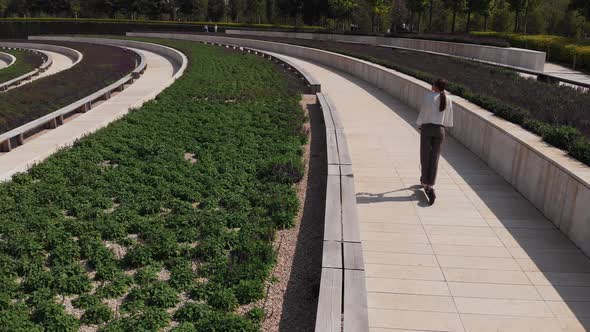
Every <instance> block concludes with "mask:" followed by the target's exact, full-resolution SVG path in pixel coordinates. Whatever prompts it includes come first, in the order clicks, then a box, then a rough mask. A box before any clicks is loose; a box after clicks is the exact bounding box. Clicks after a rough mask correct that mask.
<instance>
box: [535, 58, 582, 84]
mask: <svg viewBox="0 0 590 332" xmlns="http://www.w3.org/2000/svg"><path fill="white" fill-rule="evenodd" d="M545 73H547V74H551V75H553V76H557V77H561V78H566V79H569V80H572V81H576V82H581V83H586V84H590V75H588V74H584V73H582V72H579V71H577V70H573V69H571V68H567V67H564V66H560V65H557V64H554V63H550V62H547V63H545Z"/></svg>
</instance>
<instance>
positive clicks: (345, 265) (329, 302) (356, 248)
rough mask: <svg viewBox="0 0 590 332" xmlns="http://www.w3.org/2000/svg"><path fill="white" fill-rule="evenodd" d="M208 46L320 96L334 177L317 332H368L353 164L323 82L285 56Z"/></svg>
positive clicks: (328, 193)
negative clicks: (252, 58)
mask: <svg viewBox="0 0 590 332" xmlns="http://www.w3.org/2000/svg"><path fill="white" fill-rule="evenodd" d="M203 43H204V44H210V45H216V46H220V47H226V48H232V49H234V50H240V51H242V52H247V53H253V54H255V55H259V56H262V57H263V58H267V59H269V60H271V61H274V62H277V63H279V64H281V65H283V66H286V68H287V69H288V70H290V71H294V72H295V74H296V75H297V76H298V77H300V78H301V79H303V80H305V82H306V85H307V86H308V89H309V91H310V93H314V94H316V98H317V99H316V100H317V103H319V105H320V107H321V109H322V115H323V118H324V126H325V128H324V129H325V133H326V147H327V155H326V159H327V164H328V174H327V181H326V183H327V188H326V211H325V216H324V241H323V249H322V274H321V280H320V294H319V298H318V307H317V316H316V327H315V330H316V331H318V332H324V331H333V332H341V331H350V332H363V331H368V330H369V317H368V309H367V287H366V284H365V272H364V269H365V264H364V261H363V248H362V246H361V240H360V230H359V222H358V216H357V211H356V190H355V188H354V175H353V173H352V158H351V157H350V152H349V151H348V145H347V143H346V135H345V133H344V127H343V126H342V121H340V118H339V117H338V112H337V111H336V107H335V106H334V104H333V103H332V101H331V100H330V98H329V97H328V96H326V95H324V94H322V93H321V92H320V91H321V85H320V83H319V81H318V80H317V79H315V78H314V77H313V76H312V75H311V74H309V73H308V72H307V71H306V70H305V69H303V68H302V67H301V66H299V65H297V64H295V63H294V62H292V61H290V60H288V59H286V58H285V57H282V56H280V55H279V54H275V53H269V52H263V51H260V50H255V49H249V48H244V47H239V46H235V45H228V44H224V43H209V42H203ZM342 318H344V321H342Z"/></svg>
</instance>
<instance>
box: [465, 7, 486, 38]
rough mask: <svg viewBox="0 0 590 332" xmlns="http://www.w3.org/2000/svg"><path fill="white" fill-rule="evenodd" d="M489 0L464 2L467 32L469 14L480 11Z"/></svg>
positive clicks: (469, 19) (469, 20) (467, 29)
mask: <svg viewBox="0 0 590 332" xmlns="http://www.w3.org/2000/svg"><path fill="white" fill-rule="evenodd" d="M488 2H489V0H467V1H466V2H465V13H466V15H467V20H466V23H465V32H467V33H468V32H469V25H470V23H471V14H472V13H482V12H483V11H484V10H485V8H486V7H487V6H488Z"/></svg>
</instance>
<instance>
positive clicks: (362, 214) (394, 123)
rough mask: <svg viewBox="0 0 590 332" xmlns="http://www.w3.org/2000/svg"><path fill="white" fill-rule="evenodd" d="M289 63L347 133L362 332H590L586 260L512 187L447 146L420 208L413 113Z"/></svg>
mask: <svg viewBox="0 0 590 332" xmlns="http://www.w3.org/2000/svg"><path fill="white" fill-rule="evenodd" d="M288 58H290V60H292V61H294V62H295V63H297V64H299V65H300V66H302V67H303V68H305V70H307V71H308V72H309V73H310V74H312V75H313V76H314V77H316V78H317V79H318V80H319V81H320V82H321V84H322V92H323V93H325V94H327V95H328V96H330V98H331V99H332V100H333V102H334V104H335V106H336V109H337V112H339V113H340V117H341V119H342V122H343V125H344V128H345V130H346V135H347V141H348V145H349V148H350V153H351V155H352V165H353V172H354V175H355V187H356V190H357V210H358V214H359V221H360V230H361V240H362V246H363V251H364V262H365V273H366V285H367V291H368V295H367V296H368V307H369V310H368V312H369V326H370V330H371V331H375V332H377V331H378V332H393V331H399V332H401V331H405V332H411V331H468V332H488V331H489V332H497V331H511V332H565V331H567V332H574V331H575V332H578V331H586V330H589V331H590V260H589V259H588V258H587V257H586V256H585V255H583V254H582V253H581V251H579V250H578V249H577V248H576V247H575V246H574V245H573V244H572V243H571V242H570V241H569V240H568V239H567V238H566V237H565V236H564V235H563V234H562V233H561V232H560V231H559V230H557V229H555V228H554V227H553V224H552V223H551V222H550V221H548V220H547V219H546V218H544V217H543V216H542V215H541V213H540V212H538V211H537V210H536V209H535V208H534V207H533V205H532V204H530V203H529V202H528V201H527V200H526V199H525V198H524V197H523V196H521V195H520V194H519V193H518V192H517V191H515V190H514V188H513V187H512V186H510V184H508V183H507V182H505V181H504V180H503V179H502V178H501V177H500V176H499V175H497V174H496V173H495V172H494V171H493V170H491V169H490V168H489V167H488V166H487V165H486V164H484V163H483V162H482V161H481V160H480V159H478V158H477V157H476V156H475V155H474V154H473V153H471V152H470V151H469V150H467V149H466V148H465V147H464V146H462V145H461V144H460V143H458V142H457V141H456V140H454V139H453V138H451V137H449V136H447V140H446V141H445V143H444V147H443V155H442V158H441V163H440V167H441V169H440V172H439V178H438V184H437V186H436V188H437V194H438V196H439V197H438V199H437V202H436V204H435V205H434V206H432V207H430V206H427V205H426V197H425V195H424V193H423V191H421V190H420V189H419V187H418V186H417V184H418V183H419V155H418V149H419V134H418V132H417V130H416V129H415V125H414V123H415V120H416V117H417V112H416V111H414V110H412V109H410V108H408V107H407V106H405V105H403V104H402V103H401V102H399V101H398V100H395V99H393V98H392V97H390V96H389V95H388V94H386V93H385V92H383V91H381V90H378V89H376V88H374V87H373V86H371V85H369V84H368V83H366V82H364V81H362V80H359V79H357V78H354V77H352V76H349V75H347V74H343V73H340V72H338V71H336V70H334V69H328V68H326V67H322V66H320V65H316V64H313V63H310V62H307V61H303V60H299V59H296V58H292V57H288Z"/></svg>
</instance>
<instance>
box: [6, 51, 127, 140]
mask: <svg viewBox="0 0 590 332" xmlns="http://www.w3.org/2000/svg"><path fill="white" fill-rule="evenodd" d="M23 42H24V41H23ZM52 44H59V45H63V46H66V47H70V48H73V49H75V50H78V51H80V52H81V53H82V54H83V55H84V58H83V59H82V61H81V62H80V63H78V64H77V65H75V66H73V67H72V68H70V69H68V70H64V71H61V72H59V73H56V74H54V75H51V76H48V77H44V78H42V79H39V80H36V81H33V82H31V83H28V84H26V85H23V86H21V87H19V88H18V89H12V90H9V91H7V92H5V93H2V94H0V134H2V133H4V132H7V131H9V130H11V129H14V128H17V127H19V126H22V125H24V124H26V123H28V122H30V121H33V120H35V119H38V118H40V117H42V116H44V115H46V114H49V113H51V112H54V111H57V110H58V109H60V108H62V107H64V106H67V105H69V104H71V103H73V102H75V101H78V100H80V99H82V98H84V97H86V96H89V95H91V94H92V93H94V92H96V91H99V90H100V89H102V88H104V87H106V86H108V85H109V84H111V83H114V82H116V81H117V80H119V79H121V78H122V77H124V76H125V75H127V74H129V73H130V72H131V71H132V70H133V69H134V68H135V65H136V56H135V53H133V52H131V51H129V50H125V49H122V48H119V47H114V46H106V45H95V44H88V43H69V42H52Z"/></svg>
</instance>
